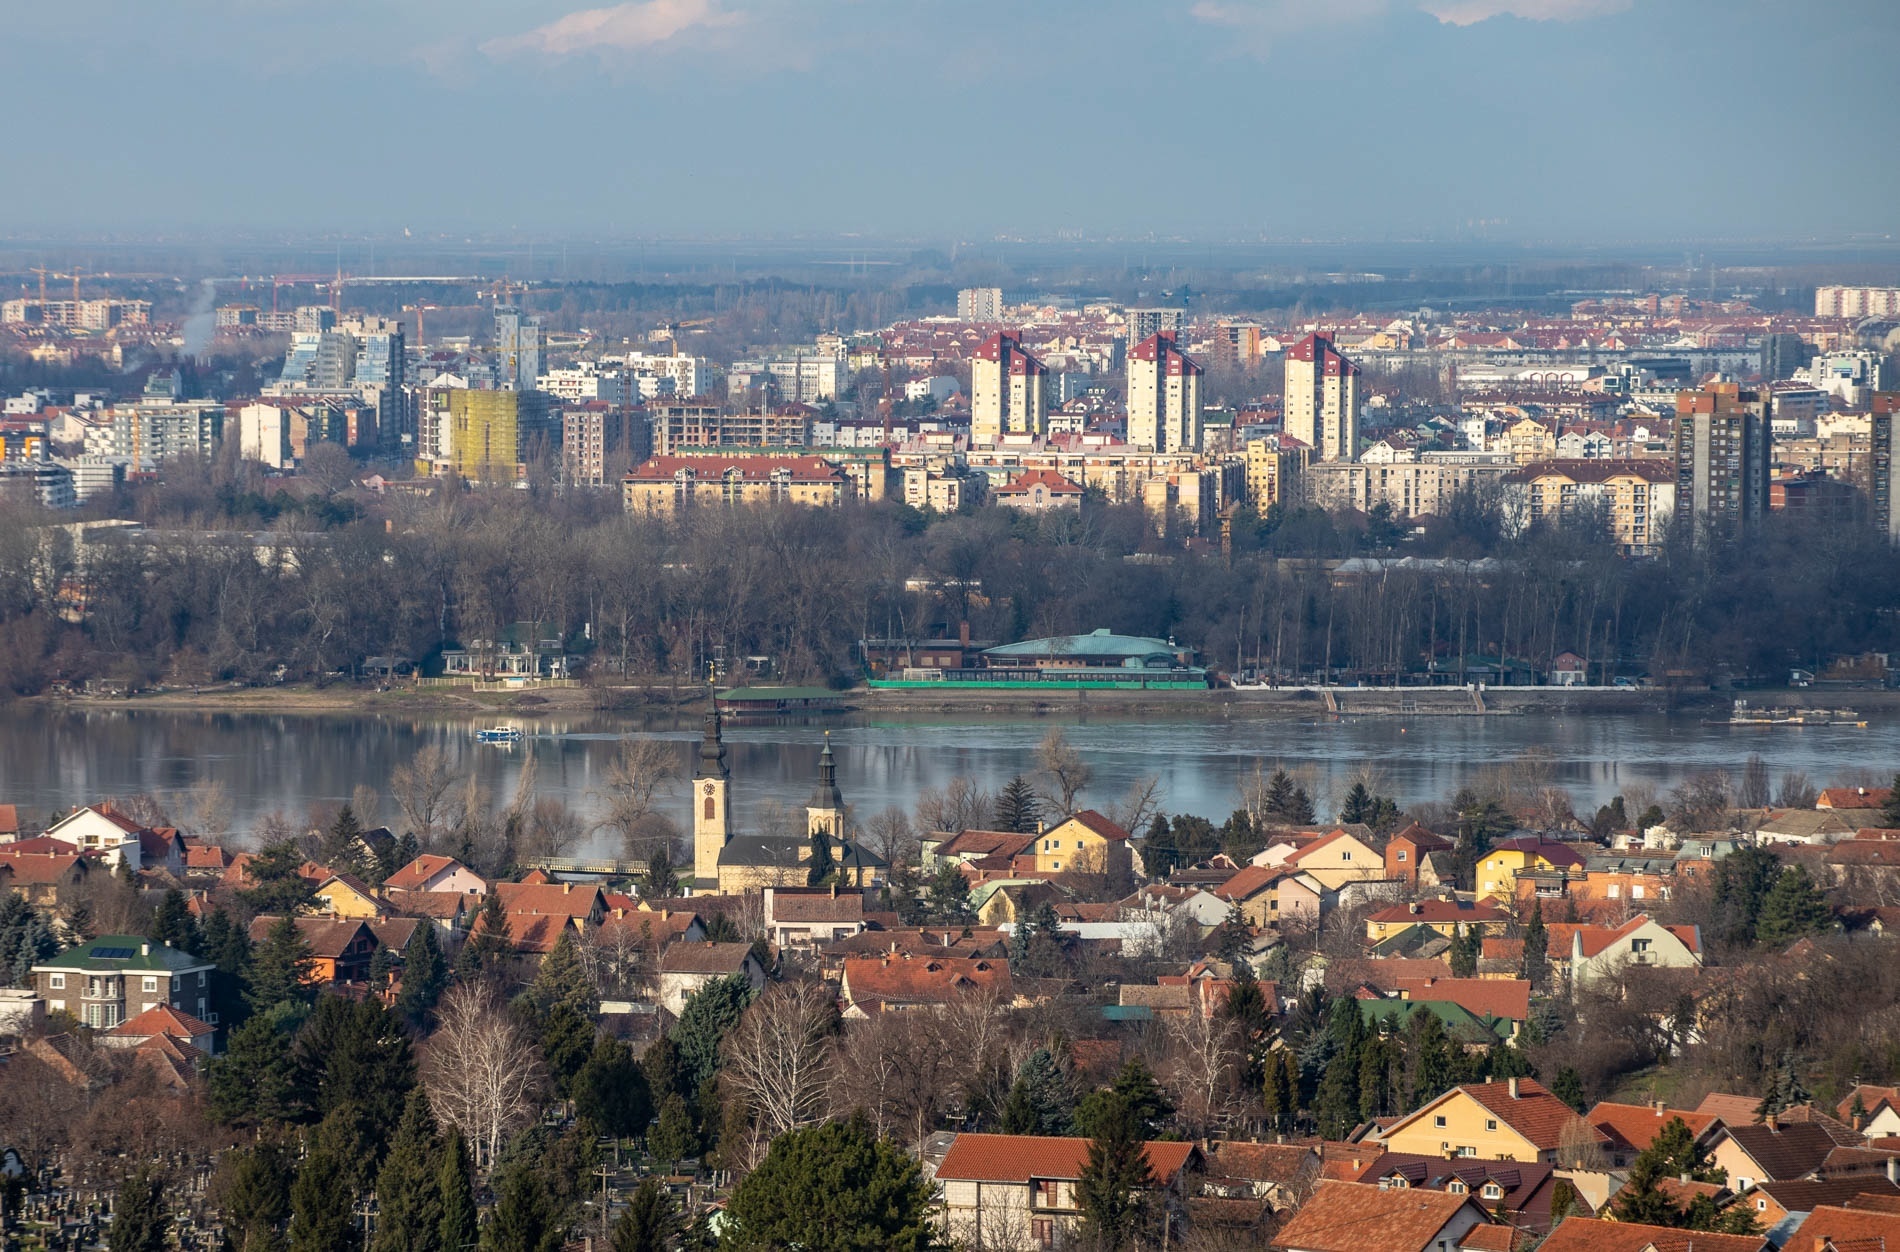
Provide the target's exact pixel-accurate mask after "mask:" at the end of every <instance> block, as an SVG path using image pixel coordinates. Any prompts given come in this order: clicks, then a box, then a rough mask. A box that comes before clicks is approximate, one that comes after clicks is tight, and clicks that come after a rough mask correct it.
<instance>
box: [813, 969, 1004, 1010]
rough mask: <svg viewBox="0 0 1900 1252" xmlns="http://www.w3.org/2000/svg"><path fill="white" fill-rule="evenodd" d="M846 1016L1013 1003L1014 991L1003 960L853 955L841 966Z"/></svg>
mask: <svg viewBox="0 0 1900 1252" xmlns="http://www.w3.org/2000/svg"><path fill="white" fill-rule="evenodd" d="M840 985H841V990H842V996H843V999H844V1005H845V1009H844V1015H845V1016H846V1017H853V1018H863V1017H869V1016H870V1015H871V1014H873V1013H894V1012H901V1011H905V1010H910V1009H938V1008H944V1007H947V1006H949V1005H952V1004H960V1003H962V1002H963V1001H965V1000H968V999H973V998H975V997H977V996H984V995H993V996H995V997H996V998H997V1000H998V1002H999V1003H1001V1004H1009V1003H1012V1002H1013V1001H1014V999H1015V988H1014V986H1013V984H1012V983H1011V981H1010V976H1009V962H1008V961H1004V960H993V959H986V960H967V959H962V958H951V959H949V960H940V959H938V958H936V957H922V956H884V957H857V958H851V959H847V960H846V961H845V963H844V975H843V978H842V980H841V984H840Z"/></svg>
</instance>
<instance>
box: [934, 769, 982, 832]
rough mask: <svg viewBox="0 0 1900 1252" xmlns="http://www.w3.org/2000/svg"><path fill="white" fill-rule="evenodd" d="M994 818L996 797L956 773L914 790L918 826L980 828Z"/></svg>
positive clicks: (958, 828)
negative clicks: (943, 779)
mask: <svg viewBox="0 0 1900 1252" xmlns="http://www.w3.org/2000/svg"><path fill="white" fill-rule="evenodd" d="M995 820H996V798H995V797H994V796H992V795H990V793H989V792H987V791H985V790H983V789H982V788H981V787H979V786H977V785H976V783H975V782H973V781H971V780H970V779H968V778H964V777H962V776H961V775H959V776H958V777H956V778H952V779H951V780H950V781H949V782H947V783H945V784H944V785H943V786H942V787H925V788H924V789H923V790H922V791H920V792H918V793H917V829H918V830H920V831H933V830H948V831H953V832H954V831H959V830H981V829H983V828H985V827H987V826H988V825H989V824H990V823H991V822H993V821H995Z"/></svg>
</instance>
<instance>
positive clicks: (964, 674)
mask: <svg viewBox="0 0 1900 1252" xmlns="http://www.w3.org/2000/svg"><path fill="white" fill-rule="evenodd" d="M979 659H980V660H981V662H982V664H980V665H975V666H968V667H965V668H956V669H952V668H937V669H931V668H918V669H910V668H906V669H901V670H898V671H897V672H896V674H895V676H892V675H889V674H886V675H884V676H881V677H880V676H877V675H873V676H871V677H869V678H867V679H866V682H867V683H868V684H869V685H870V686H871V687H873V688H897V689H906V688H908V689H943V688H954V689H956V690H960V691H1097V690H1100V691H1191V690H1195V689H1200V690H1206V689H1207V686H1208V682H1207V671H1206V670H1205V669H1202V668H1200V667H1199V666H1197V665H1195V664H1193V660H1194V657H1193V653H1192V652H1191V651H1189V650H1188V649H1185V648H1181V647H1179V646H1177V645H1176V644H1175V643H1174V642H1173V641H1172V640H1168V639H1150V638H1147V637H1145V636H1141V635H1118V634H1115V633H1114V632H1112V631H1108V630H1096V631H1091V632H1090V633H1088V634H1086V635H1057V636H1055V637H1053V638H1049V639H1026V640H1024V641H1023V642H1022V643H1009V644H1004V645H1003V646H1002V647H1000V648H985V649H984V650H983V651H982V653H981V654H980V657H979Z"/></svg>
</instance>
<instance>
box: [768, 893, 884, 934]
mask: <svg viewBox="0 0 1900 1252" xmlns="http://www.w3.org/2000/svg"><path fill="white" fill-rule="evenodd" d="M762 894H763V895H764V897H765V899H764V906H765V933H766V936H767V937H768V938H769V939H771V941H772V942H773V943H774V944H775V945H777V946H778V947H780V948H799V949H807V948H813V947H817V946H818V945H820V944H825V943H830V942H832V941H833V940H836V939H843V938H845V937H846V936H849V935H855V934H857V933H858V932H859V931H861V930H863V929H864V895H863V893H861V892H856V891H844V892H840V891H839V890H838V889H837V888H836V887H831V888H824V887H766V888H765V889H764V890H763V893H762Z"/></svg>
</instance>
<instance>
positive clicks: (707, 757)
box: [693, 698, 732, 778]
mask: <svg viewBox="0 0 1900 1252" xmlns="http://www.w3.org/2000/svg"><path fill="white" fill-rule="evenodd" d="M719 730H720V726H719V701H718V699H717V698H709V699H708V700H707V703H706V731H705V734H704V735H703V736H702V737H701V739H700V741H699V764H698V765H697V766H695V767H694V769H693V777H694V778H730V777H732V774H731V771H729V770H728V769H727V768H726V741H725V740H724V739H722V738H720V737H719Z"/></svg>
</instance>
